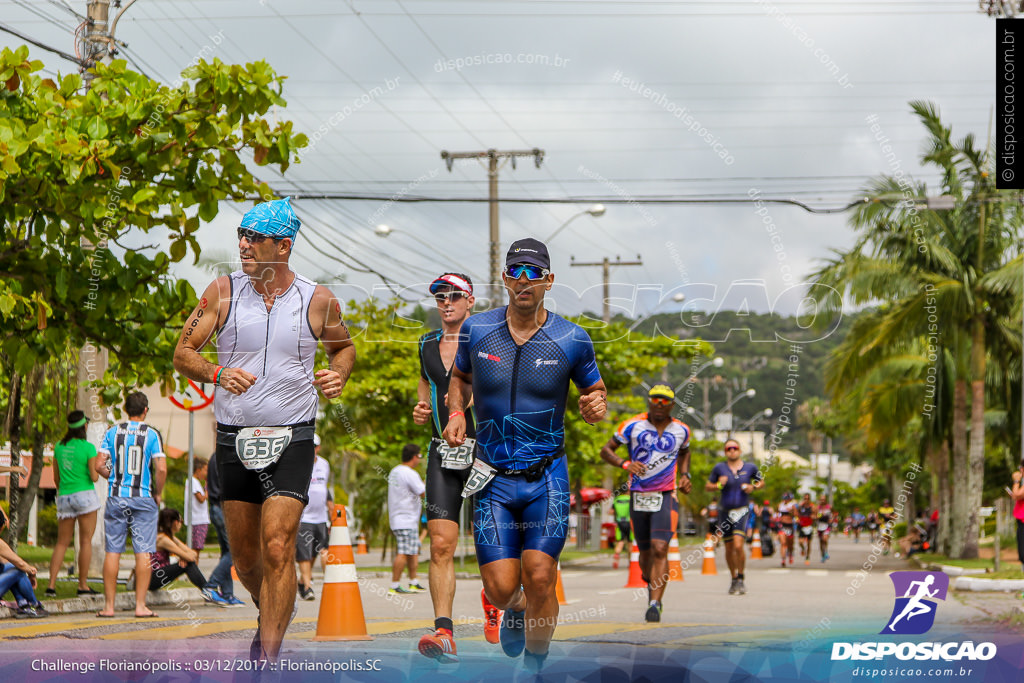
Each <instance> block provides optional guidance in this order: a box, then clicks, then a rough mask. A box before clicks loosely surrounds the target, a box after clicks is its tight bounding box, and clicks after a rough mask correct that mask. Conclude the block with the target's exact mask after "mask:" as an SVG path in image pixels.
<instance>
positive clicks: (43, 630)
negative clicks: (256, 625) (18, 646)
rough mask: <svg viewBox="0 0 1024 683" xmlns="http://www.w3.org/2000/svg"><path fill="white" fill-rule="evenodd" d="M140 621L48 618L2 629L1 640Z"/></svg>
mask: <svg viewBox="0 0 1024 683" xmlns="http://www.w3.org/2000/svg"><path fill="white" fill-rule="evenodd" d="M54 616H55V614H54ZM61 616H63V614H61ZM67 616H71V614H68V615H67ZM140 621H143V622H144V620H137V618H135V617H134V616H127V617H123V618H94V620H86V621H83V622H68V623H65V622H60V621H59V620H54V618H47V620H46V621H45V622H42V623H39V622H37V623H36V624H35V625H33V626H20V627H13V628H10V629H0V640H4V639H6V638H8V637H12V636H13V637H28V636H40V635H52V636H56V635H59V633H58V632H57V631H56V630H55V629H54V626H55V625H58V624H59V625H60V629H61V631H60V632H68V631H84V630H86V629H95V628H99V627H104V626H122V625H124V624H138V623H139V622H140ZM155 621H158V622H185V621H188V620H187V618H184V617H168V618H163V617H161V618H159V620H155ZM136 633H137V632H136Z"/></svg>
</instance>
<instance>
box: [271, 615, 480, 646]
mask: <svg viewBox="0 0 1024 683" xmlns="http://www.w3.org/2000/svg"><path fill="white" fill-rule="evenodd" d="M296 621H299V620H298V619H296ZM304 621H316V619H313V618H312V617H311V618H309V619H305V620H304ZM433 626H434V620H433V619H408V620H406V621H370V622H367V624H366V632H367V633H368V634H369V635H371V636H379V635H384V634H387V633H399V632H401V631H412V630H414V629H418V628H422V629H432V628H433ZM315 635H316V629H313V630H311V631H303V632H302V633H294V634H293V633H289V634H288V635H287V636H286V638H287V639H288V640H310V639H311V638H313V637H314V636H315ZM459 640H466V639H465V638H459ZM480 640H483V636H481V637H480Z"/></svg>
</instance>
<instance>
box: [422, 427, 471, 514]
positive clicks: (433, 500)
mask: <svg viewBox="0 0 1024 683" xmlns="http://www.w3.org/2000/svg"><path fill="white" fill-rule="evenodd" d="M472 471H473V468H472V467H467V468H466V469H464V470H450V469H446V468H444V467H441V456H440V455H439V454H438V453H437V441H436V440H433V439H432V440H431V441H430V450H429V451H428V453H427V482H426V485H427V495H426V509H427V521H428V522H429V521H430V520H432V519H448V520H451V521H453V522H455V523H456V524H458V523H459V513H460V512H461V511H462V489H463V487H464V486H465V485H466V480H467V479H469V473H470V472H472Z"/></svg>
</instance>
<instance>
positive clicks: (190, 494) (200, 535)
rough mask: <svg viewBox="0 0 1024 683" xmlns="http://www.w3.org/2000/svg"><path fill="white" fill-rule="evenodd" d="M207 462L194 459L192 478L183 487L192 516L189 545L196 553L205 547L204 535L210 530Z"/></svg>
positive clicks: (202, 459)
mask: <svg viewBox="0 0 1024 683" xmlns="http://www.w3.org/2000/svg"><path fill="white" fill-rule="evenodd" d="M208 466H209V461H207V460H205V459H204V458H196V460H195V465H194V469H193V470H192V478H191V479H190V480H189V483H188V486H186V487H185V499H186V500H187V501H188V506H189V509H190V510H191V514H192V516H191V517H190V518H189V519H190V520H191V522H192V538H191V539H189V540H190V541H191V544H190V545H189V547H190V548H192V550H195V551H196V552H197V553H200V552H202V551H203V548H204V547H206V534H207V532H208V531H209V529H210V504H209V503H208V502H207V501H206V497H207V496H206V486H205V483H206V474H207V472H208Z"/></svg>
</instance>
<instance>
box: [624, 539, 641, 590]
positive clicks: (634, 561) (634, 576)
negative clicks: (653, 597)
mask: <svg viewBox="0 0 1024 683" xmlns="http://www.w3.org/2000/svg"><path fill="white" fill-rule="evenodd" d="M646 586H647V582H646V581H644V577H643V576H642V575H641V574H640V548H638V547H637V545H636V541H633V548H632V550H630V551H629V580H628V581H626V585H625V586H624V588H645V587H646Z"/></svg>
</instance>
